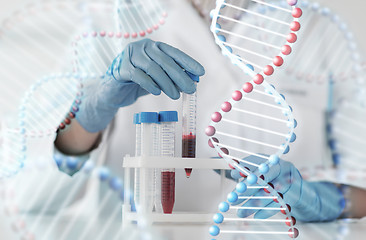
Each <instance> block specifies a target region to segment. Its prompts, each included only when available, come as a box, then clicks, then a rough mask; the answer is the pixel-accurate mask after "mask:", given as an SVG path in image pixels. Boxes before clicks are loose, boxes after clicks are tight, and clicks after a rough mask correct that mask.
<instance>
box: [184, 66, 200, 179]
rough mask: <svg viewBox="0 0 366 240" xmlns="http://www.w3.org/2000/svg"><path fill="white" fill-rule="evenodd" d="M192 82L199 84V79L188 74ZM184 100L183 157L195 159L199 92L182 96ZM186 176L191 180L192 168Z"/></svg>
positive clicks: (187, 171) (187, 170) (187, 169)
mask: <svg viewBox="0 0 366 240" xmlns="http://www.w3.org/2000/svg"><path fill="white" fill-rule="evenodd" d="M186 73H187V74H188V75H189V76H190V77H191V78H192V80H193V81H194V82H195V85H196V87H197V82H198V81H199V77H198V76H196V75H193V74H191V73H189V72H186ZM182 95H183V96H182V98H183V112H182V118H183V120H182V122H183V123H182V157H183V158H195V157H196V105H197V91H196V92H194V93H193V94H187V93H183V94H182ZM185 171H186V176H187V178H189V177H190V176H191V173H192V168H186V169H185Z"/></svg>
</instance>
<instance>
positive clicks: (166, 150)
mask: <svg viewBox="0 0 366 240" xmlns="http://www.w3.org/2000/svg"><path fill="white" fill-rule="evenodd" d="M177 121H178V112H176V111H162V112H159V122H160V155H161V156H166V157H174V156H175V125H176V122H177ZM174 202H175V169H174V168H166V169H162V170H161V205H162V207H163V212H164V213H165V214H170V213H172V212H173V208H174Z"/></svg>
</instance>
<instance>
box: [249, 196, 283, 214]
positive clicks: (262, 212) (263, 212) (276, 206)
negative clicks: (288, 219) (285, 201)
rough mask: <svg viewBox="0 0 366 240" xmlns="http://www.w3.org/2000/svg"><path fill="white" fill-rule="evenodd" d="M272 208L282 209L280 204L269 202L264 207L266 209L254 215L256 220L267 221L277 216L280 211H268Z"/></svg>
mask: <svg viewBox="0 0 366 240" xmlns="http://www.w3.org/2000/svg"><path fill="white" fill-rule="evenodd" d="M266 208H267V209H270V208H281V206H280V204H279V203H276V202H275V201H273V200H271V201H269V202H267V205H265V206H264V209H261V210H259V211H257V212H256V213H255V215H254V218H255V219H267V218H270V217H272V216H274V215H276V214H277V213H278V212H279V211H280V210H266Z"/></svg>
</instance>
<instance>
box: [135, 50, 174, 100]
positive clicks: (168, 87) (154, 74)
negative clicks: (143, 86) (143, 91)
mask: <svg viewBox="0 0 366 240" xmlns="http://www.w3.org/2000/svg"><path fill="white" fill-rule="evenodd" d="M145 54H146V53H145ZM145 59H146V60H145V61H141V60H140V61H135V62H133V64H134V65H135V67H136V68H140V69H141V70H142V71H144V72H145V73H146V74H147V75H149V76H150V77H151V79H152V80H153V81H154V82H155V83H156V84H157V85H158V86H159V88H160V89H161V90H162V91H163V92H164V93H165V94H166V95H167V96H168V97H170V98H171V99H174V100H176V99H178V98H179V97H180V93H179V91H178V89H177V87H176V85H175V84H174V82H173V81H172V80H171V79H170V78H169V77H168V75H167V74H166V73H165V72H164V70H163V69H162V68H161V66H159V65H158V64H157V63H156V62H154V61H153V60H151V59H150V58H149V56H147V55H145Z"/></svg>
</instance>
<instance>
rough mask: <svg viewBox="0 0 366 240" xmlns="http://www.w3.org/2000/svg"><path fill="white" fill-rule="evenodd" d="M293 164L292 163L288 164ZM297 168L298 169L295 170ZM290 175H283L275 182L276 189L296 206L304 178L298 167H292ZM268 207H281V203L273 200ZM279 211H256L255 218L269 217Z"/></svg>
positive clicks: (284, 199)
mask: <svg viewBox="0 0 366 240" xmlns="http://www.w3.org/2000/svg"><path fill="white" fill-rule="evenodd" d="M287 165H289V166H292V164H287ZM295 170H296V171H295ZM289 172H290V174H289V176H281V177H280V178H278V179H279V181H276V182H275V183H274V186H275V190H276V191H278V192H280V193H282V196H283V201H284V202H285V203H286V204H289V205H290V206H294V205H295V204H296V203H297V202H298V201H299V198H300V194H301V186H302V178H301V175H300V174H299V173H298V171H297V169H295V168H292V170H291V171H289ZM266 207H270V208H271V207H281V206H280V204H279V203H276V202H274V201H271V203H269V204H268V205H267V206H266ZM277 212H278V211H270V210H261V211H259V212H257V213H256V215H255V216H254V217H255V218H261V219H264V218H269V217H271V216H273V215H274V214H276V213H277Z"/></svg>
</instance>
